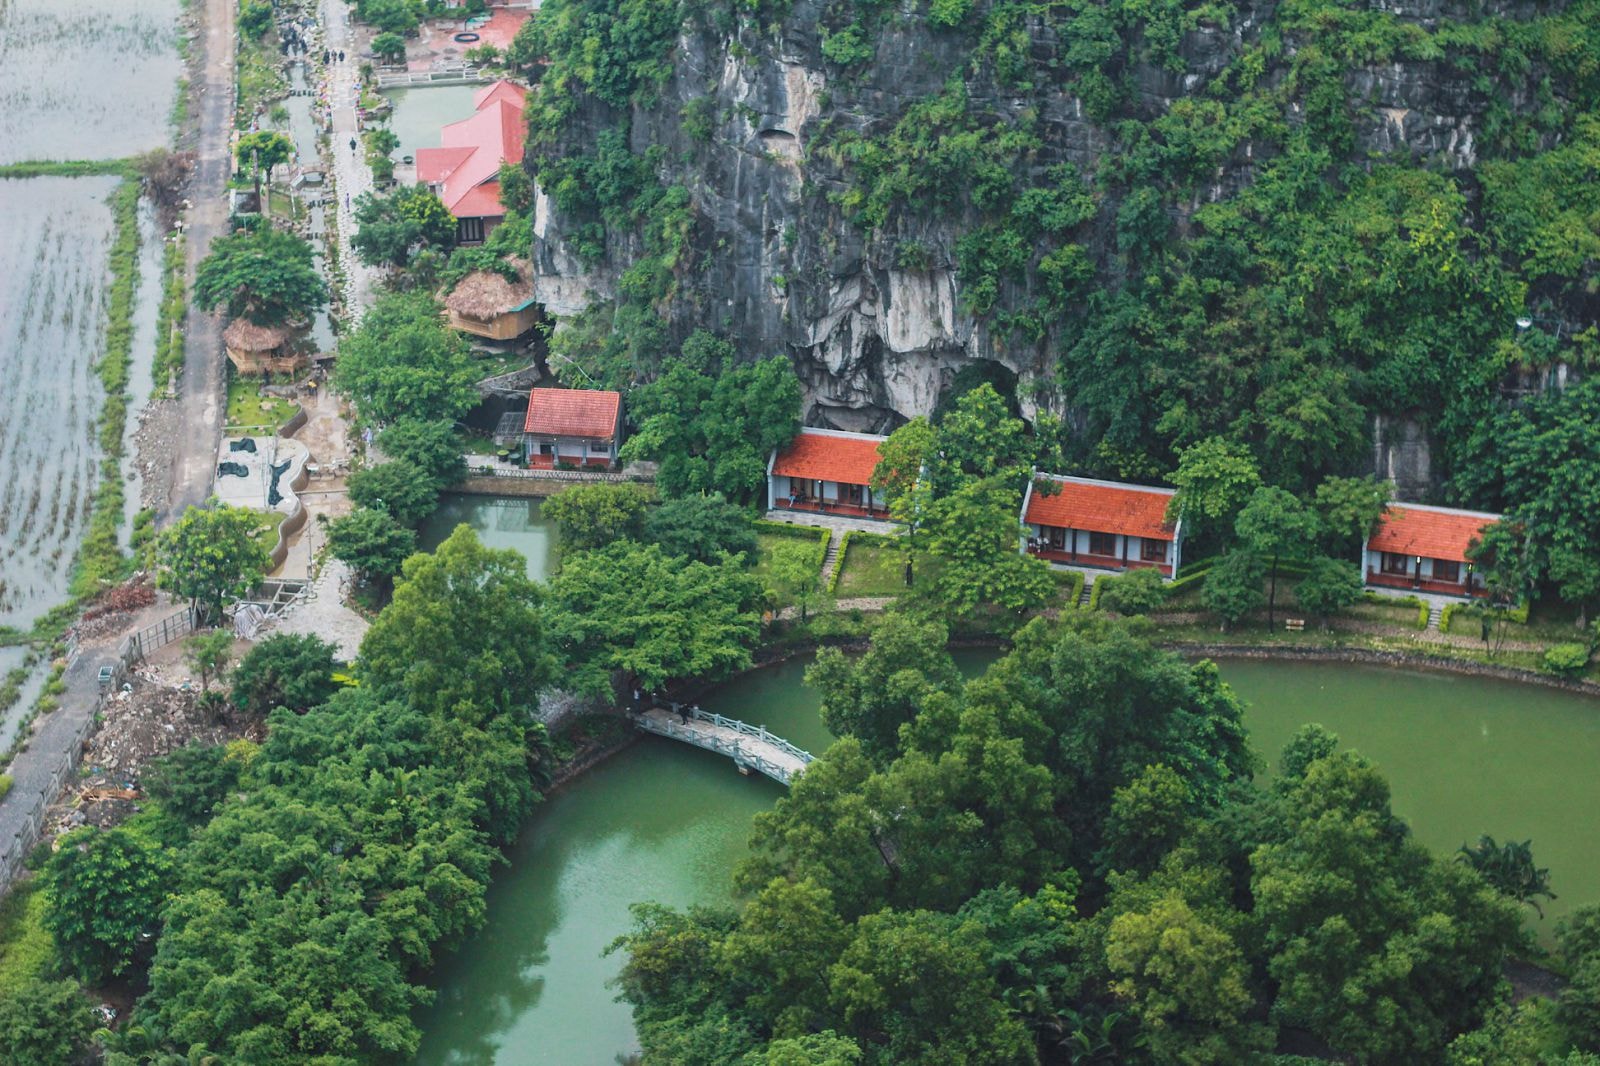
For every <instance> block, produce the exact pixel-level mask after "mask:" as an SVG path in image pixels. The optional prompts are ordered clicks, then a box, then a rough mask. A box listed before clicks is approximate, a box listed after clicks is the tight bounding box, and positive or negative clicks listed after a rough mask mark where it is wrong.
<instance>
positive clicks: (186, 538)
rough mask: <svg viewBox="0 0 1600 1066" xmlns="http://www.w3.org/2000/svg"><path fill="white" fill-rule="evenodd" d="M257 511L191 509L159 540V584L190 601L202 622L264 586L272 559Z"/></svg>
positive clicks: (216, 505) (223, 506)
mask: <svg viewBox="0 0 1600 1066" xmlns="http://www.w3.org/2000/svg"><path fill="white" fill-rule="evenodd" d="M263 532H264V528H263V527H262V525H261V523H260V521H259V519H258V518H257V516H256V513H255V512H253V511H247V510H245V509H244V508H242V507H230V506H228V505H226V504H221V503H217V502H216V501H215V500H212V501H211V502H209V503H208V504H207V505H206V506H205V507H191V508H189V509H188V510H187V511H185V512H184V513H183V517H181V518H179V519H178V521H177V522H175V523H173V524H172V525H171V526H170V527H168V528H167V529H166V530H164V531H163V532H162V533H161V535H160V536H159V537H158V538H157V540H156V565H157V566H158V567H159V568H160V570H159V572H158V573H157V575H156V584H157V585H158V586H159V587H161V588H164V589H168V590H170V591H172V592H174V593H176V594H177V595H179V596H182V597H183V598H184V599H186V600H188V601H189V605H190V606H191V607H193V608H195V609H196V610H198V611H199V612H200V614H201V616H202V617H203V618H219V617H221V615H222V607H223V604H224V603H226V602H227V601H228V600H235V599H238V598H239V597H241V596H244V595H246V594H248V593H249V592H250V590H251V589H253V588H255V587H256V586H257V585H258V584H260V583H261V578H262V576H263V575H265V574H266V572H267V570H268V568H269V567H270V566H271V563H272V560H271V557H270V554H269V552H268V550H267V546H266V544H265V543H263V537H262V534H263Z"/></svg>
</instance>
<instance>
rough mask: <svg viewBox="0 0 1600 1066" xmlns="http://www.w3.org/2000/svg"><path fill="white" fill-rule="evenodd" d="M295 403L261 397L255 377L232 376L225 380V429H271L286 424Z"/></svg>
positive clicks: (259, 385) (259, 384) (259, 387)
mask: <svg viewBox="0 0 1600 1066" xmlns="http://www.w3.org/2000/svg"><path fill="white" fill-rule="evenodd" d="M293 413H294V404H292V403H290V402H289V401H288V400H279V399H275V398H273V397H271V396H263V395H261V383H260V382H259V381H257V380H256V379H255V378H246V377H238V376H234V377H232V378H230V379H229V380H228V430H229V431H230V432H231V431H233V430H239V429H271V430H276V429H277V428H278V426H280V425H282V424H283V423H284V422H286V421H287V420H288V418H289V416H290V415H291V414H293Z"/></svg>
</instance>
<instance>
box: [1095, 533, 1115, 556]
mask: <svg viewBox="0 0 1600 1066" xmlns="http://www.w3.org/2000/svg"><path fill="white" fill-rule="evenodd" d="M1089 554H1090V555H1116V554H1117V535H1116V534H1115V533H1090V534H1089Z"/></svg>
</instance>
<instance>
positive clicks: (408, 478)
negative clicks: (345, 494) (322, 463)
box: [347, 460, 439, 526]
mask: <svg viewBox="0 0 1600 1066" xmlns="http://www.w3.org/2000/svg"><path fill="white" fill-rule="evenodd" d="M347 485H348V487H349V492H350V499H351V501H352V502H353V503H355V505H356V506H357V507H358V508H360V509H362V510H366V511H378V512H380V513H382V514H386V515H389V516H390V517H392V518H393V519H394V521H395V522H397V523H398V524H400V525H402V526H415V525H416V524H417V523H418V522H420V521H422V520H423V519H424V518H427V517H428V516H429V515H431V514H432V513H433V512H434V510H435V509H436V508H437V507H438V506H439V483H438V482H437V481H435V480H434V479H433V478H432V477H429V476H428V472H427V471H426V470H424V469H423V468H422V467H420V466H415V465H413V464H411V463H402V462H398V461H396V460H390V461H389V462H386V463H379V464H378V465H377V466H364V467H362V468H361V469H360V470H357V471H356V472H355V473H353V474H351V475H350V478H349V480H348V482H347Z"/></svg>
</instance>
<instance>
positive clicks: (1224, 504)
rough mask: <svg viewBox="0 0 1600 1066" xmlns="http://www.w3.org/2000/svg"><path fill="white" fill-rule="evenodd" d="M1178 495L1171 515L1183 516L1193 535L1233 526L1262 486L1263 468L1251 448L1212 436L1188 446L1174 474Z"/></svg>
mask: <svg viewBox="0 0 1600 1066" xmlns="http://www.w3.org/2000/svg"><path fill="white" fill-rule="evenodd" d="M1172 483H1173V484H1174V485H1176V486H1177V487H1178V492H1177V495H1175V496H1174V497H1173V498H1172V504H1171V505H1170V506H1169V507H1168V509H1167V514H1168V517H1170V518H1182V519H1183V522H1184V525H1185V526H1186V527H1187V529H1188V531H1189V534H1190V535H1191V536H1193V535H1195V534H1199V533H1208V534H1216V533H1217V532H1219V531H1222V530H1226V529H1230V528H1232V526H1233V521H1234V518H1235V516H1236V515H1238V513H1239V511H1240V509H1241V508H1243V507H1244V505H1245V501H1247V500H1249V499H1250V497H1251V494H1252V493H1254V492H1255V491H1256V489H1258V488H1260V487H1261V471H1260V468H1259V467H1258V466H1257V465H1256V461H1255V459H1254V458H1253V457H1252V456H1251V455H1250V453H1249V451H1248V450H1247V449H1245V448H1242V447H1240V446H1239V445H1237V444H1234V443H1232V442H1231V441H1227V440H1224V439H1222V438H1221V437H1209V438H1207V439H1205V440H1203V441H1200V442H1198V443H1197V444H1193V445H1191V446H1190V447H1188V448H1185V449H1184V450H1183V452H1182V454H1181V455H1179V457H1178V469H1177V470H1176V471H1174V472H1173V474H1172Z"/></svg>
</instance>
